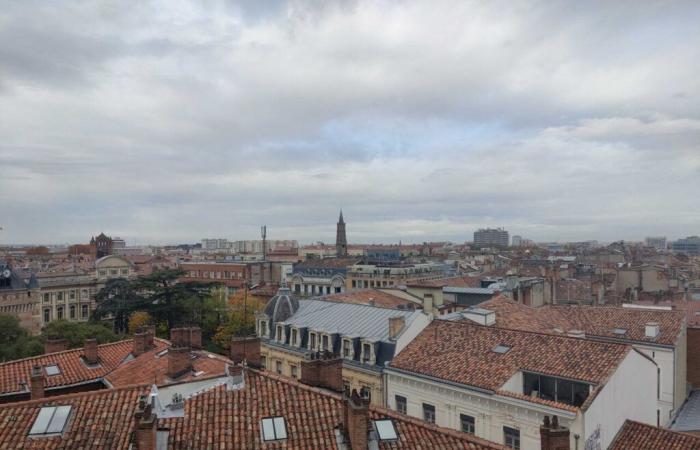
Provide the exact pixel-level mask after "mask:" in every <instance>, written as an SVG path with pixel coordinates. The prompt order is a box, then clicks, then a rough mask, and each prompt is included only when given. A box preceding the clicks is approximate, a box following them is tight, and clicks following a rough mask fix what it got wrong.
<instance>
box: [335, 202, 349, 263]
mask: <svg viewBox="0 0 700 450" xmlns="http://www.w3.org/2000/svg"><path fill="white" fill-rule="evenodd" d="M335 256H337V257H338V258H343V257H346V256H348V239H347V237H346V236H345V221H343V211H342V210H341V211H340V217H339V218H338V225H337V227H336V232H335Z"/></svg>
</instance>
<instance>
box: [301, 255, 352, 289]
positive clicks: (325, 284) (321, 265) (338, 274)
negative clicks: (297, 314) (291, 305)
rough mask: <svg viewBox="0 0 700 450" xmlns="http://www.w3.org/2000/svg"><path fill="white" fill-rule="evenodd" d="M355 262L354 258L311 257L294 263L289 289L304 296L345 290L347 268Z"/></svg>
mask: <svg viewBox="0 0 700 450" xmlns="http://www.w3.org/2000/svg"><path fill="white" fill-rule="evenodd" d="M356 262H357V259H354V258H324V259H318V258H311V259H307V260H306V261H304V262H300V263H296V264H294V266H293V269H292V275H291V277H290V279H289V283H290V284H291V289H292V290H293V291H294V293H295V294H296V295H299V296H304V297H308V296H317V295H329V294H340V293H342V292H345V282H346V276H347V268H348V266H351V265H353V264H355V263H356Z"/></svg>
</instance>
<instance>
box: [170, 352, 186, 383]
mask: <svg viewBox="0 0 700 450" xmlns="http://www.w3.org/2000/svg"><path fill="white" fill-rule="evenodd" d="M191 370H192V359H191V358H190V348H189V347H170V348H169V349H168V377H169V378H170V379H175V378H177V377H179V376H181V375H184V374H185V373H187V372H189V371H191Z"/></svg>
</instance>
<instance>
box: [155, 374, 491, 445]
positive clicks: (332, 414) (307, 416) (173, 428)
mask: <svg viewBox="0 0 700 450" xmlns="http://www.w3.org/2000/svg"><path fill="white" fill-rule="evenodd" d="M343 408H344V405H343V401H342V399H341V396H340V395H338V394H334V393H330V392H327V391H323V390H320V389H317V388H313V387H309V386H306V385H303V384H301V383H299V382H296V381H294V380H291V379H288V378H285V377H280V376H277V375H273V374H269V373H266V372H258V371H255V370H247V371H246V375H245V388H243V389H240V390H232V391H228V390H226V387H225V386H219V387H216V388H214V389H212V390H210V391H207V392H204V393H202V394H200V395H197V396H196V397H193V398H191V399H189V400H187V401H186V402H185V417H184V418H172V419H166V420H164V421H163V422H162V423H161V424H159V425H163V426H166V427H169V428H170V435H169V442H168V448H169V449H171V450H180V449H192V448H221V449H224V448H229V449H248V448H260V447H262V446H263V443H262V442H261V438H260V421H261V419H262V418H264V417H269V416H282V417H284V418H285V421H286V426H287V432H288V435H289V437H288V439H286V440H285V441H284V443H283V444H282V445H280V446H279V447H282V448H290V449H310V448H318V449H335V448H337V444H336V437H335V429H336V427H337V426H338V425H340V424H341V423H342V413H343ZM370 417H371V418H372V419H379V418H385V417H389V418H391V419H393V421H394V424H395V427H396V431H397V433H398V435H399V440H398V441H396V442H392V443H388V442H381V443H380V446H379V447H380V448H382V449H384V448H410V449H421V448H423V449H471V450H486V449H502V448H503V447H502V446H501V445H499V444H494V443H491V442H488V441H485V440H482V439H478V438H475V437H474V436H471V435H468V434H464V433H460V432H457V431H454V430H446V429H444V428H440V427H437V426H435V425H431V424H427V423H425V422H423V421H420V420H417V419H414V418H409V417H407V416H404V415H401V414H398V413H396V412H392V411H387V410H385V409H382V408H373V407H370ZM271 445H272V444H270V443H268V444H267V446H271ZM277 447H278V446H275V448H277Z"/></svg>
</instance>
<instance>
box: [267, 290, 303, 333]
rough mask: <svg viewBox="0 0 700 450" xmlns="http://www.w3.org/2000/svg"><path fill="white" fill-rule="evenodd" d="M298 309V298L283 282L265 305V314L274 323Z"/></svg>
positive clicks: (288, 316)
mask: <svg viewBox="0 0 700 450" xmlns="http://www.w3.org/2000/svg"><path fill="white" fill-rule="evenodd" d="M298 309H299V300H298V299H297V298H296V297H295V296H294V294H293V293H292V290H291V289H289V288H288V287H287V284H286V283H283V284H282V285H281V286H280V288H279V289H278V290H277V294H275V296H274V297H272V298H271V299H270V301H269V302H267V305H265V314H267V316H268V317H269V318H270V320H271V321H272V322H274V323H277V322H284V321H285V320H287V319H289V318H290V317H291V316H292V315H293V314H294V313H295V312H297V310H298Z"/></svg>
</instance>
